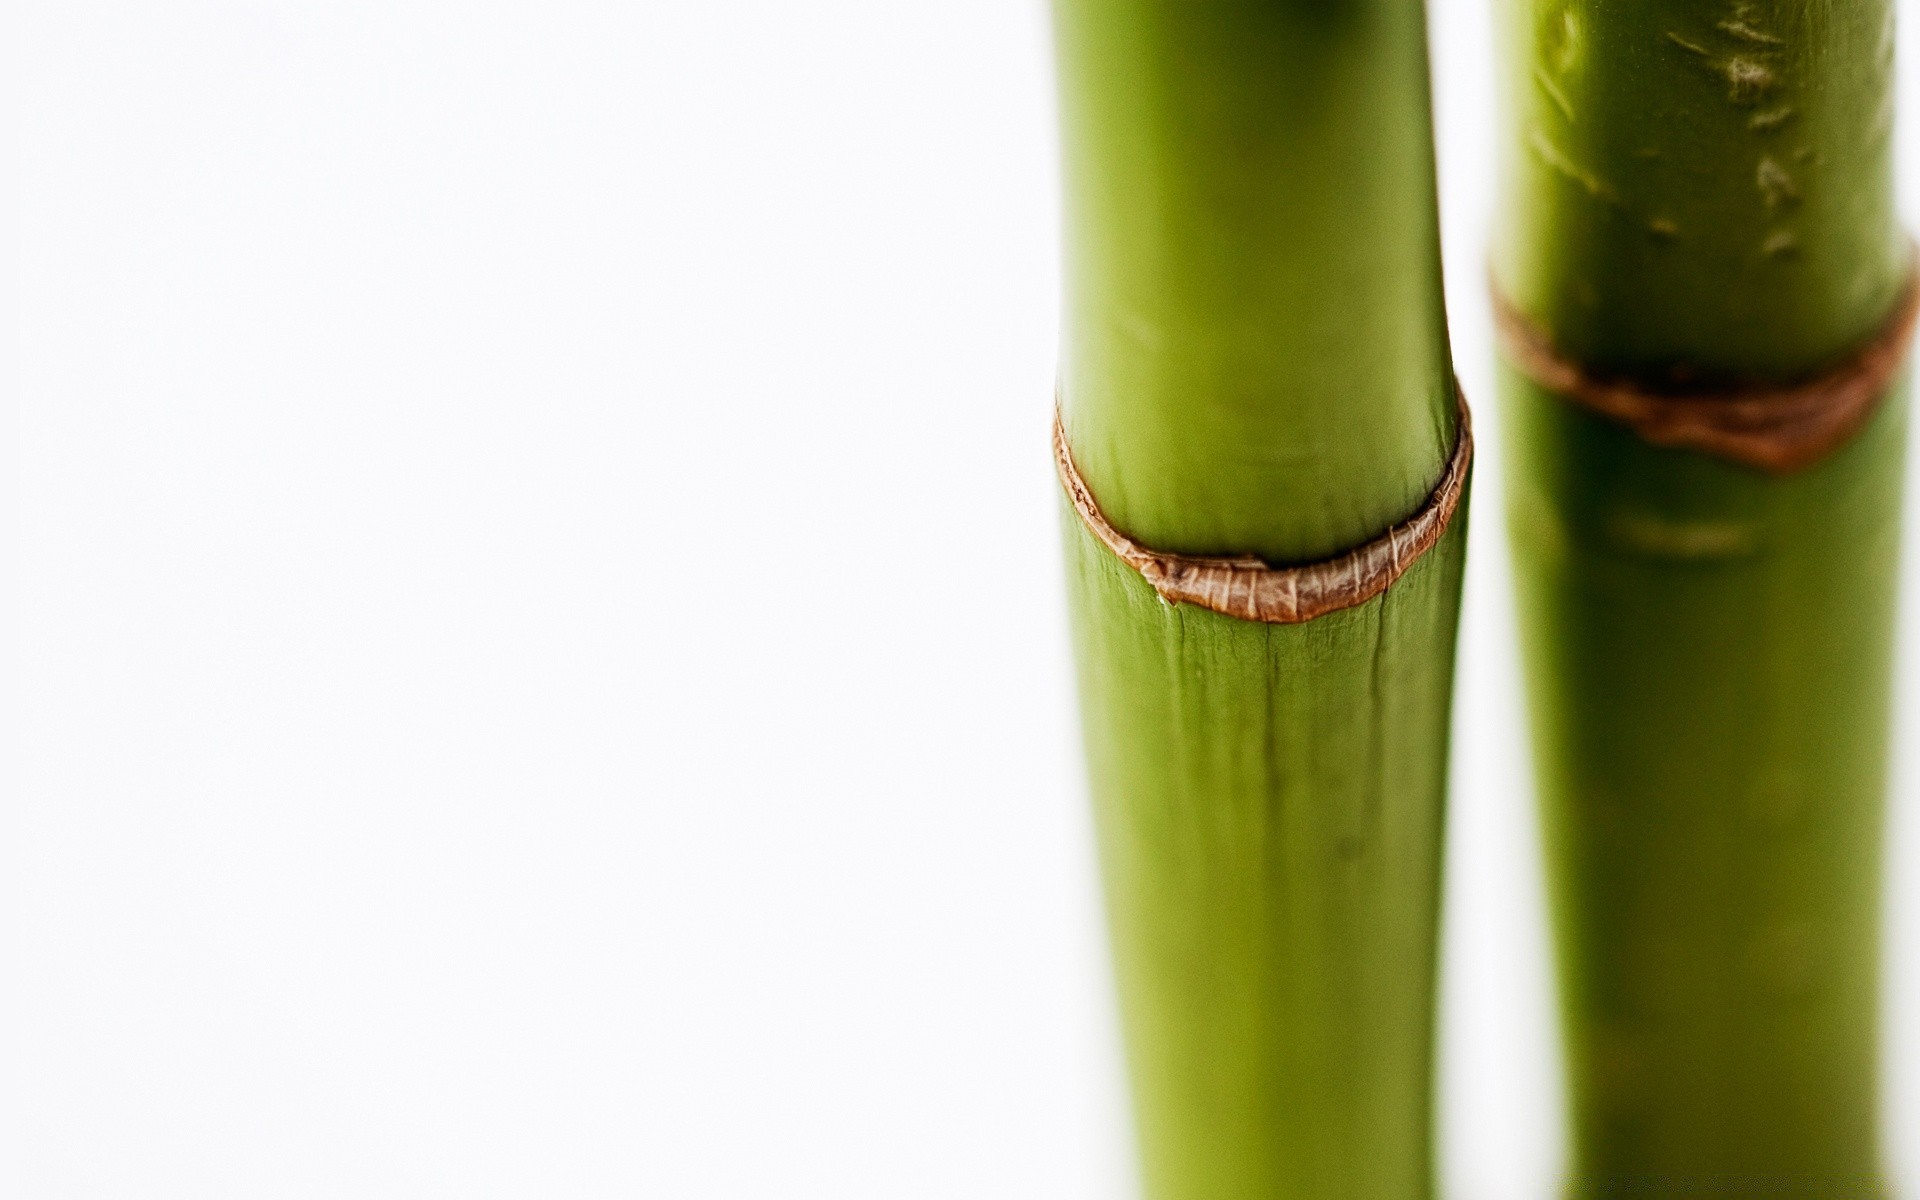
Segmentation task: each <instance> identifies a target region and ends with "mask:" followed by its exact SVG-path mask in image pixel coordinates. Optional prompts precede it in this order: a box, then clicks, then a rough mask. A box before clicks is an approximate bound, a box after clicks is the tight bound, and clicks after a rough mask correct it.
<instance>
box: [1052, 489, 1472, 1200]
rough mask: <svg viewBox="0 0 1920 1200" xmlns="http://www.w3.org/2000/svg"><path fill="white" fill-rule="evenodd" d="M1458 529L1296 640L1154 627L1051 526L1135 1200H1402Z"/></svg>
mask: <svg viewBox="0 0 1920 1200" xmlns="http://www.w3.org/2000/svg"><path fill="white" fill-rule="evenodd" d="M1464 526H1465V522H1464V521H1463V520H1460V518H1459V516H1458V515H1456V519H1455V523H1454V524H1453V526H1452V527H1451V528H1450V529H1449V530H1448V532H1447V534H1446V536H1445V538H1444V539H1443V540H1442V541H1441V543H1440V544H1439V545H1437V546H1436V547H1434V549H1433V550H1431V551H1429V552H1428V553H1427V554H1426V555H1425V556H1424V557H1422V558H1421V560H1420V561H1419V562H1418V563H1416V564H1415V565H1414V566H1413V568H1412V569H1411V570H1409V571H1408V572H1407V574H1406V575H1404V576H1402V577H1401V579H1400V580H1399V582H1398V583H1396V584H1395V585H1394V587H1393V588H1392V589H1391V590H1390V591H1388V592H1387V593H1386V594H1385V595H1384V596H1381V597H1379V598H1376V599H1374V600H1371V601H1368V602H1367V603H1366V604H1363V605H1360V606H1358V607H1356V608H1351V609H1347V610H1345V611H1342V612H1338V613H1334V614H1330V615H1328V616H1325V617H1321V618H1319V619H1318V620H1314V621H1309V622H1307V623H1305V624H1301V625H1262V624H1256V623H1253V622H1248V621H1239V620H1235V619H1233V618H1231V617H1223V616H1220V615H1218V614H1215V613H1211V612H1207V611H1205V610H1203V609H1197V608H1194V607H1192V606H1189V605H1181V606H1177V607H1176V606H1170V605H1167V604H1164V603H1162V602H1161V600H1160V599H1159V597H1158V596H1157V595H1155V594H1154V592H1153V589H1152V588H1151V587H1149V586H1148V585H1147V584H1146V582H1145V581H1144V580H1142V579H1141V578H1140V576H1139V575H1138V574H1137V573H1135V572H1134V571H1133V570H1132V569H1131V568H1129V567H1127V566H1126V565H1124V564H1123V563H1121V562H1120V561H1119V560H1118V559H1116V558H1114V557H1113V555H1112V554H1110V553H1108V552H1107V550H1106V549H1105V548H1104V547H1102V546H1101V545H1100V544H1099V543H1098V542H1096V541H1095V540H1094V539H1093V537H1092V536H1091V535H1090V534H1088V533H1087V532H1086V530H1085V528H1084V527H1083V526H1082V525H1081V524H1080V522H1079V520H1078V518H1077V517H1075V516H1074V515H1073V514H1072V513H1071V511H1069V512H1068V514H1067V519H1066V541H1067V546H1068V570H1069V583H1070V598H1071V601H1072V605H1073V616H1074V636H1075V648H1076V650H1077V658H1078V661H1079V665H1080V695H1081V704H1082V717H1083V721H1084V727H1085V736H1086V745H1087V760H1088V763H1089V766H1090V776H1091V783H1092V787H1093V796H1094V813H1095V817H1096V825H1097V828H1098V830H1099V839H1100V855H1101V865H1102V868H1103V874H1104V876H1105V880H1106V890H1107V908H1108V918H1109V922H1110V927H1111V930H1112V942H1113V955H1114V964H1115V968H1116V974H1117V976H1118V981H1119V985H1120V1001H1121V1014H1122V1017H1123V1024H1124V1027H1125V1030H1126V1034H1127V1049H1128V1051H1129V1056H1128V1057H1129V1066H1130V1070H1131V1078H1132V1083H1133V1094H1134V1103H1135V1109H1136V1114H1137V1118H1138V1127H1139V1139H1140V1151H1141V1157H1142V1161H1143V1164H1144V1168H1145V1176H1146V1194H1147V1195H1148V1196H1150V1197H1153V1198H1155V1200H1424V1198H1425V1197H1428V1196H1430V1195H1431V1194H1432V1184H1431V1178H1430V1175H1431V1167H1432V1146H1431V1141H1430V1133H1429V1130H1430V1125H1431V1111H1430V1110H1431V1107H1432V1100H1431V1081H1432V1060H1433V1047H1432V1032H1433V1021H1434V969H1435V968H1434V963H1435V946H1436V941H1437V934H1438V929H1437V919H1438V914H1439V884H1440V845H1441V820H1442V808H1443V797H1444V794H1445V788H1446V769H1447V709H1448V700H1449V695H1450V692H1451V687H1452V670H1453V639H1454V625H1455V620H1456V616H1457V613H1458V605H1459V595H1460V576H1461V566H1462V561H1463V558H1464V547H1465V540H1464Z"/></svg>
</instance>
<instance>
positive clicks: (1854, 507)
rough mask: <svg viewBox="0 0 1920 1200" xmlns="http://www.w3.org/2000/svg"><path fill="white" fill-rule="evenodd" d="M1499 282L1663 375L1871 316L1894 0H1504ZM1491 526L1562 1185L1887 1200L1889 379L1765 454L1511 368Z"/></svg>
mask: <svg viewBox="0 0 1920 1200" xmlns="http://www.w3.org/2000/svg"><path fill="white" fill-rule="evenodd" d="M1504 8H1505V11H1504V14H1503V19H1504V30H1505V34H1506V36H1507V47H1506V49H1507V52H1508V54H1507V60H1508V64H1509V69H1508V70H1507V71H1506V72H1505V82H1506V84H1507V90H1508V95H1507V110H1508V114H1509V118H1510V124H1509V129H1508V138H1507V142H1508V144H1507V151H1508V161H1507V168H1506V185H1505V190H1506V198H1507V204H1506V213H1505V221H1504V226H1503V237H1502V238H1500V239H1499V240H1498V243H1497V246H1496V254H1495V285H1496V287H1497V288H1498V289H1499V290H1500V291H1501V292H1502V293H1504V295H1505V297H1506V298H1507V299H1508V301H1509V302H1510V303H1511V304H1512V305H1513V306H1514V308H1516V309H1517V310H1518V311H1519V312H1520V313H1521V314H1522V315H1523V316H1524V318H1525V319H1526V320H1527V321H1529V322H1530V323H1531V324H1532V325H1533V326H1534V327H1535V328H1536V329H1537V330H1538V331H1539V332H1540V333H1541V334H1542V335H1544V337H1545V338H1546V339H1548V340H1549V341H1551V343H1552V344H1553V345H1554V347H1555V348H1556V349H1557V350H1558V352H1559V354H1560V355H1562V356H1563V357H1564V358H1566V359H1568V360H1571V361H1574V362H1577V363H1580V364H1582V365H1583V366H1586V367H1588V368H1590V369H1592V370H1594V371H1596V372H1599V373H1602V374H1613V375H1618V376H1624V377H1627V378H1634V379H1639V380H1641V381H1643V382H1645V383H1646V384H1648V385H1651V386H1653V387H1666V388H1674V387H1697V386H1700V385H1712V384H1743V383H1745V384H1751V383H1754V382H1782V381H1792V380H1795V379H1798V378H1804V377H1807V376H1809V375H1812V374H1817V373H1818V372H1820V371H1822V370H1823V369H1826V368H1828V367H1830V366H1831V365H1832V364H1834V363H1836V362H1838V361H1841V360H1843V359H1845V358H1846V357H1847V355H1848V354H1849V352H1850V351H1852V350H1854V349H1856V348H1858V347H1860V346H1862V345H1863V344H1866V343H1867V342H1869V341H1870V340H1871V339H1873V338H1874V337H1875V336H1876V333H1877V332H1878V331H1879V330H1880V329H1881V328H1882V326H1883V325H1884V323H1885V322H1887V321H1888V319H1889V316H1890V314H1891V313H1893V312H1894V310H1895V309H1896V307H1897V304H1898V300H1899V297H1900V294H1901V290H1902V288H1903V286H1904V284H1905V283H1906V280H1907V275H1908V271H1909V265H1910V260H1909V256H1908V251H1907V248H1906V244H1905V241H1904V239H1903V238H1902V236H1901V234H1900V231H1899V229H1898V228H1897V225H1896V220H1895V216H1894V210H1893V195H1892V174H1891V155H1890V138H1889V128H1890V122H1891V115H1892V103H1893V94H1892V82H1893V80H1892V69H1891V62H1892V46H1893V42H1892V25H1891V21H1892V15H1893V13H1892V4H1891V3H1890V0H1741V2H1731V0H1604V2H1603V0H1505V3H1504ZM1504 392H1505V395H1506V401H1507V403H1506V415H1507V418H1508V428H1509V437H1508V441H1507V445H1508V447H1509V451H1508V461H1509V483H1508V495H1509V501H1510V511H1509V514H1508V515H1509V522H1510V532H1511V537H1512V541H1513V546H1514V555H1515V566H1516V571H1517V573H1518V576H1519V589H1520V598H1521V606H1520V607H1521V615H1522V623H1523V635H1524V643H1525V649H1526V655H1527V664H1528V673H1529V681H1530V690H1531V694H1532V709H1533V723H1534V746H1535V758H1536V768H1537V773H1538V778H1539V784H1540V793H1541V803H1542V812H1543V824H1544V828H1545V831H1546V841H1547V853H1548V863H1549V875H1550V880H1551V884H1552V891H1553V900H1554V908H1555V926H1556V933H1557V940H1558V957H1559V963H1560V975H1561V989H1562V997H1563V1012H1564V1031H1565V1042H1566V1047H1567V1053H1568V1069H1569V1082H1570V1086H1571V1100H1570V1102H1571V1107H1572V1118H1573V1163H1572V1179H1571V1186H1570V1189H1569V1190H1570V1194H1571V1195H1572V1196H1575V1197H1611V1196H1627V1195H1631V1196H1635V1197H1645V1198H1647V1200H1669V1198H1671V1200H1678V1198H1680V1197H1689V1198H1690V1197H1696V1196H1707V1195H1712V1196H1749V1195H1751V1196H1766V1197H1783V1198H1784V1197H1805V1198H1809V1200H1810V1198H1814V1197H1818V1198H1819V1200H1852V1198H1855V1197H1867V1196H1874V1195H1879V1194H1880V1191H1879V1188H1880V1173H1879V1172H1880V1163H1879V1160H1878V1147H1877V1141H1876V1109H1877V1102H1878V1095H1877V1071H1876V1060H1877V1054H1878V1048H1877V1041H1876V1024H1877V1005H1876V999H1877V992H1878V976H1877V962H1878V957H1879V936H1880V935H1879V923H1878V906H1879V897H1880V878H1881V861H1880V859H1881V817H1882V805H1883V789H1884V762H1885V757H1886V749H1887V728H1888V724H1887V723H1888V693H1889V663H1890V657H1891V640H1892V623H1893V621H1892V618H1893V597H1894V584H1895V573H1896V571H1895V568H1896V564H1895V556H1896V543H1897V520H1898V510H1899V503H1900V488H1901V476H1902V457H1903V451H1904V444H1905V438H1906V432H1905V430H1906V413H1905V400H1904V395H1903V394H1902V389H1900V388H1899V387H1895V388H1894V389H1893V393H1894V394H1892V395H1890V396H1888V397H1887V398H1886V399H1885V400H1884V401H1883V402H1882V403H1881V404H1880V405H1879V406H1878V409H1877V411H1876V412H1875V414H1874V415H1873V416H1872V417H1871V419H1870V420H1869V421H1868V422H1867V424H1866V425H1865V427H1864V428H1863V429H1862V430H1861V431H1860V432H1858V433H1857V434H1855V435H1854V436H1852V437H1851V438H1850V439H1849V440H1847V441H1846V442H1845V443H1844V444H1843V445H1841V446H1840V447H1839V448H1838V449H1837V450H1835V451H1833V452H1831V453H1829V454H1827V455H1826V456H1824V457H1822V458H1820V459H1819V460H1818V461H1816V462H1814V463H1813V464H1812V465H1810V466H1806V467H1803V468H1800V469H1797V470H1794V471H1790V472H1787V473H1784V474H1777V473H1769V472H1765V471H1762V470H1758V469H1755V468H1753V467H1749V466H1743V465H1740V464H1738V463H1735V462H1731V461H1725V460H1723V459H1721V458H1717V457H1715V456H1713V455H1710V454H1706V453H1702V452H1698V451H1693V450H1686V449H1662V448H1659V447H1656V446H1653V445H1650V444H1649V443H1648V442H1647V441H1646V440H1644V439H1643V438H1641V437H1640V436H1638V435H1636V434H1635V433H1634V432H1632V431H1630V430H1629V429H1627V428H1625V427H1623V426H1621V425H1619V424H1615V423H1613V422H1611V421H1609V420H1608V419H1606V418H1603V417H1601V416H1598V415H1595V414H1594V413H1592V412H1589V411H1586V410H1584V409H1582V408H1580V407H1579V406H1577V405H1575V404H1572V403H1570V402H1569V401H1568V399H1567V398H1566V397H1564V396H1558V395H1555V394H1553V393H1552V392H1550V391H1548V390H1547V389H1546V388H1544V387H1542V386H1540V385H1539V384H1537V383H1535V382H1533V381H1532V380H1531V379H1529V378H1527V377H1525V376H1523V375H1522V374H1521V373H1519V372H1517V371H1514V370H1509V371H1508V372H1507V373H1506V375H1505V378H1504Z"/></svg>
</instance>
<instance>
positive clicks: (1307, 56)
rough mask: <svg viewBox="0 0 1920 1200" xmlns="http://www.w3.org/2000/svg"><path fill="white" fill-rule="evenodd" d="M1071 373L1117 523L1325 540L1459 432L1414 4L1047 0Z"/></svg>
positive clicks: (1277, 542)
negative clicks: (1054, 60) (1055, 71)
mask: <svg viewBox="0 0 1920 1200" xmlns="http://www.w3.org/2000/svg"><path fill="white" fill-rule="evenodd" d="M1054 15H1055V38H1056V43H1057V50H1058V58H1059V74H1060V113H1061V148H1062V152H1063V155H1064V160H1065V190H1066V211H1067V221H1066V278H1065V286H1066V312H1065V326H1064V329H1063V331H1062V347H1061V390H1062V407H1063V410H1064V417H1065V422H1066V427H1067V434H1068V441H1069V443H1070V444H1071V445H1072V446H1073V451H1074V456H1075V461H1076V463H1077V465H1078V466H1079V468H1080V473H1081V474H1082V475H1083V476H1084V477H1085V478H1086V480H1087V482H1088V484H1089V485H1090V486H1091V487H1092V489H1093V493H1094V495H1096V496H1098V497H1099V498H1100V504H1101V507H1102V508H1103V509H1104V510H1105V512H1106V514H1107V517H1108V519H1109V520H1111V521H1112V522H1113V523H1114V525H1115V526H1117V527H1118V528H1120V529H1123V530H1125V531H1126V532H1127V533H1128V534H1130V535H1131V536H1133V537H1134V538H1136V539H1138V540H1140V541H1141V542H1143V543H1145V544H1146V545H1149V546H1153V547H1155V548H1156V549H1160V550H1170V551H1178V552H1182V553H1188V554H1225V553H1242V554H1257V555H1259V556H1260V557H1262V558H1265V559H1267V560H1268V561H1270V562H1296V561H1310V560H1313V559H1318V558H1326V557H1330V556H1332V555H1334V554H1338V553H1340V552H1341V551H1344V550H1346V549H1348V548H1349V547H1352V546H1355V545H1358V544H1360V543H1362V542H1365V541H1367V540H1368V539H1370V538H1373V537H1375V536H1377V535H1378V534H1379V533H1380V531H1381V530H1383V529H1385V528H1386V527H1387V525H1389V524H1391V523H1392V522H1395V521H1399V520H1403V519H1405V517H1406V516H1407V514H1408V513H1410V512H1412V511H1413V510H1414V509H1416V508H1418V507H1419V505H1420V504H1421V503H1422V502H1423V501H1424V500H1425V498H1426V496H1427V494H1428V493H1429V492H1430V491H1431V490H1432V488H1433V485H1434V483H1435V482H1436V481H1437V480H1438V478H1439V476H1440V470H1441V466H1442V464H1443V463H1445V461H1446V459H1447V454H1448V452H1449V451H1450V450H1451V449H1452V447H1453V429H1454V420H1455V417H1454V405H1453V391H1452V387H1451V384H1450V379H1451V366H1450V359H1449V357H1448V354H1449V351H1448V347H1447V332H1446V319H1445V313H1444V311H1443V309H1442V306H1441V303H1440V254H1439V232H1438V217H1437V209H1436V206H1435V199H1434V176H1433V148H1432V134H1431V122H1430V119H1429V116H1428V108H1429V106H1428V97H1427V57H1426V40H1425V39H1426V24H1425V15H1424V13H1423V10H1422V5H1421V3H1420V0H1055V3H1054Z"/></svg>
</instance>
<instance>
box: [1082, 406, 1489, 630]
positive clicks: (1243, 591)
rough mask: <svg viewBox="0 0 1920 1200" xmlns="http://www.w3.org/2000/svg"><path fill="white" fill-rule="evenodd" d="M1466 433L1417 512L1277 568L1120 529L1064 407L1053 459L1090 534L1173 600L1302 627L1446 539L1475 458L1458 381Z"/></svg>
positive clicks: (1388, 582) (1361, 595) (1370, 591)
mask: <svg viewBox="0 0 1920 1200" xmlns="http://www.w3.org/2000/svg"><path fill="white" fill-rule="evenodd" d="M1454 398H1455V402H1456V403H1457V404H1458V406H1459V409H1460V432H1459V434H1458V435H1457V436H1456V437H1455V438H1454V443H1453V454H1452V455H1451V456H1450V457H1449V458H1448V459H1447V465H1446V469H1445V470H1444V471H1443V472H1442V473H1441V475H1440V482H1439V483H1437V484H1435V485H1434V488H1433V492H1432V493H1431V494H1430V495H1429V496H1428V497H1427V501H1426V503H1425V504H1423V505H1421V506H1420V509H1419V511H1417V512H1415V513H1414V514H1413V515H1412V516H1411V517H1409V518H1407V519H1406V520H1405V521H1403V522H1401V523H1400V524H1398V525H1390V526H1388V527H1387V531H1386V532H1385V533H1383V534H1381V535H1380V536H1379V537H1377V538H1375V539H1373V540H1372V541H1370V542H1368V543H1366V544H1365V545H1362V546H1356V547H1355V548H1354V549H1352V550H1349V551H1347V552H1346V553H1345V554H1342V555H1340V556H1339V557H1337V558H1330V559H1327V560H1325V561H1323V562H1313V563H1302V564H1300V565H1298V566H1288V567H1276V566H1272V565H1270V564H1268V563H1266V562H1264V561H1262V560H1260V559H1258V558H1254V557H1252V556H1250V555H1249V556H1242V557H1238V558H1206V557H1201V556H1198V555H1191V554H1168V553H1165V552H1164V551H1159V550H1149V549H1148V548H1147V547H1145V546H1142V545H1141V544H1140V543H1138V542H1136V541H1134V540H1133V539H1132V538H1130V537H1128V536H1127V535H1126V534H1124V533H1121V532H1120V531H1119V530H1118V529H1115V528H1114V527H1113V525H1112V524H1111V523H1110V522H1109V521H1108V520H1107V518H1106V514H1104V513H1102V512H1101V511H1100V505H1099V502H1098V501H1096V500H1095V499H1094V498H1093V492H1092V491H1090V490H1089V489H1088V487H1087V482H1086V480H1084V479H1082V478H1081V477H1080V472H1079V470H1078V469H1077V468H1075V466H1074V465H1073V454H1072V452H1071V451H1070V450H1068V448H1067V432H1066V429H1065V427H1064V426H1062V425H1061V423H1060V410H1059V408H1058V407H1057V406H1056V407H1055V409H1054V413H1053V462H1054V466H1055V468H1056V469H1057V470H1058V471H1059V473H1060V485H1061V486H1062V487H1063V488H1065V489H1066V492H1067V499H1068V500H1069V501H1070V502H1071V503H1072V504H1073V510H1074V512H1076V513H1077V514H1079V517H1080V520H1081V522H1082V523H1084V524H1085V525H1086V527H1087V529H1088V531H1089V532H1091V533H1092V534H1093V536H1094V537H1096V538H1098V539H1099V540H1100V544H1101V545H1103V546H1105V547H1106V548H1107V549H1109V550H1111V551H1112V552H1113V553H1114V555H1115V556H1116V557H1118V558H1119V559H1120V560H1121V561H1122V562H1124V563H1126V564H1127V565H1128V566H1130V567H1132V568H1133V569H1134V570H1136V571H1138V572H1140V574H1141V576H1142V577H1144V578H1145V579H1146V581H1147V582H1148V583H1150V584H1152V585H1153V590H1154V591H1156V592H1158V593H1160V598H1161V599H1162V600H1165V601H1167V602H1168V603H1169V604H1195V605H1198V606H1200V607H1201V608H1205V609H1210V610H1212V611H1213V612H1217V613H1222V614H1224V615H1226V616H1229V617H1239V618H1240V619H1241V620H1243V621H1263V622H1265V623H1267V624H1270V625H1297V624H1300V623H1302V622H1304V621H1311V620H1313V619H1314V618H1315V617H1321V616H1325V615H1326V614H1328V613H1331V612H1338V611H1340V610H1341V609H1343V608H1352V607H1353V606H1355V605H1357V604H1365V603H1366V602H1367V601H1369V600H1371V599H1373V598H1374V597H1375V596H1378V595H1380V594H1381V593H1382V592H1384V591H1386V590H1387V589H1388V588H1389V587H1391V586H1393V583H1394V581H1395V580H1397V579H1399V578H1400V576H1402V575H1404V574H1405V573H1406V571H1407V568H1408V567H1411V566H1412V565H1413V564H1414V562H1415V561H1417V560H1418V559H1419V557H1420V556H1421V555H1422V554H1425V553H1426V552H1427V551H1428V550H1429V549H1431V548H1432V546H1433V544H1434V543H1435V542H1437V541H1439V540H1440V535H1441V534H1443V533H1445V532H1446V531H1447V524H1448V522H1450V521H1452V520H1453V513H1454V510H1455V509H1457V508H1459V506H1460V496H1461V493H1463V492H1464V491H1465V490H1466V486H1467V471H1468V468H1469V467H1470V466H1471V465H1472V463H1473V428H1472V425H1471V423H1470V422H1469V420H1468V417H1467V400H1466V396H1465V395H1464V394H1463V393H1461V392H1460V390H1459V383H1458V382H1457V381H1456V382H1455V384H1454Z"/></svg>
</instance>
